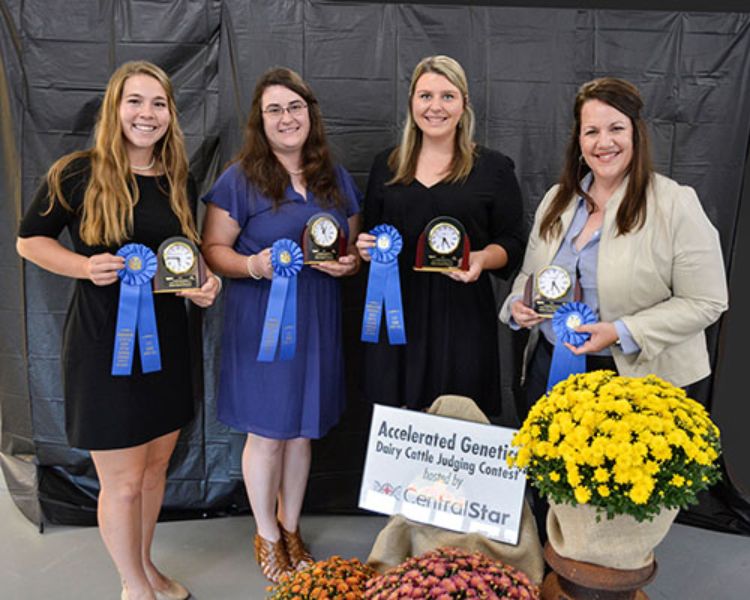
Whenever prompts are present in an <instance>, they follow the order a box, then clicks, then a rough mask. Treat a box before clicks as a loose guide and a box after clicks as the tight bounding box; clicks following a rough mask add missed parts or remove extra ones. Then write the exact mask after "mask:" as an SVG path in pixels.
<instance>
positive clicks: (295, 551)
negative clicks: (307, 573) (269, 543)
mask: <svg viewBox="0 0 750 600" xmlns="http://www.w3.org/2000/svg"><path fill="white" fill-rule="evenodd" d="M279 531H281V539H283V540H284V545H285V546H286V552H287V554H288V555H289V564H291V566H292V568H293V569H294V570H296V571H302V570H303V569H306V568H307V567H309V566H310V565H312V564H313V563H314V562H315V559H314V558H313V556H312V554H310V552H309V550H308V549H307V547H306V546H305V542H304V541H302V536H301V535H300V533H299V527H297V530H296V531H295V532H293V533H292V532H289V531H287V530H286V529H284V527H283V526H282V524H281V523H279Z"/></svg>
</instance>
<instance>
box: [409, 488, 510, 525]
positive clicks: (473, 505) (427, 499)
mask: <svg viewBox="0 0 750 600" xmlns="http://www.w3.org/2000/svg"><path fill="white" fill-rule="evenodd" d="M404 502H408V503H409V504H416V505H417V506H422V507H425V508H431V509H433V510H436V511H440V512H446V513H449V514H452V515H458V516H463V517H468V518H470V519H477V520H480V521H488V522H490V523H494V524H496V525H506V521H507V520H508V519H509V518H510V513H506V512H501V511H499V510H495V509H494V508H493V507H491V506H487V505H486V504H485V503H484V502H470V501H467V499H466V498H456V497H455V496H452V495H451V496H448V495H443V494H440V495H438V496H432V495H430V494H425V493H424V490H423V489H418V488H417V487H415V486H413V485H410V486H409V487H408V488H406V491H405V492H404Z"/></svg>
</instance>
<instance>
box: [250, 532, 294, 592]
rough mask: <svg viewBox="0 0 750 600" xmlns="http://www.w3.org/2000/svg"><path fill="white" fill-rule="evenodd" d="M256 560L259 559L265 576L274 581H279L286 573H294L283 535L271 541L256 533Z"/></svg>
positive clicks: (261, 570)
mask: <svg viewBox="0 0 750 600" xmlns="http://www.w3.org/2000/svg"><path fill="white" fill-rule="evenodd" d="M255 560H257V561H258V565H259V566H260V572H261V573H263V576H264V577H265V578H266V579H268V580H269V581H272V582H273V583H279V582H280V581H281V580H282V579H283V578H284V576H285V575H290V574H291V573H292V568H291V566H290V565H289V556H288V555H287V553H286V548H285V547H284V539H283V538H281V537H280V538H279V539H278V540H276V541H275V542H271V541H269V540H267V539H266V538H264V537H261V536H260V535H258V534H257V533H256V534H255Z"/></svg>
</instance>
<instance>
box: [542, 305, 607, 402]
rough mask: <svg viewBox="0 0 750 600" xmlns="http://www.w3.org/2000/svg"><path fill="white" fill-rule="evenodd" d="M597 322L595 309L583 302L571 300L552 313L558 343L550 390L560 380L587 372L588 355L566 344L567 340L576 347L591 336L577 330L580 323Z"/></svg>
mask: <svg viewBox="0 0 750 600" xmlns="http://www.w3.org/2000/svg"><path fill="white" fill-rule="evenodd" d="M591 323H596V315H595V314H594V311H593V310H591V308H590V307H589V306H588V304H584V303H583V302H569V303H567V304H564V305H562V306H561V307H560V308H558V309H557V311H556V312H555V314H554V315H552V329H554V331H555V337H556V338H557V343H556V344H555V350H554V352H553V353H552V364H551V365H550V368H549V377H548V378H547V391H548V392H549V391H550V390H551V389H552V388H553V387H554V385H555V384H556V383H557V382H558V381H562V380H563V379H567V378H568V377H569V376H570V375H573V374H575V373H585V372H586V355H585V354H581V355H576V354H573V353H572V352H571V351H570V350H568V348H567V347H566V346H565V345H564V344H565V343H566V342H567V343H568V344H570V345H571V346H575V347H576V348H577V347H578V346H580V345H581V344H583V343H584V342H585V341H586V340H588V339H589V338H590V337H591V334H590V333H583V332H578V331H576V330H575V329H576V327H578V326H580V325H590V324H591Z"/></svg>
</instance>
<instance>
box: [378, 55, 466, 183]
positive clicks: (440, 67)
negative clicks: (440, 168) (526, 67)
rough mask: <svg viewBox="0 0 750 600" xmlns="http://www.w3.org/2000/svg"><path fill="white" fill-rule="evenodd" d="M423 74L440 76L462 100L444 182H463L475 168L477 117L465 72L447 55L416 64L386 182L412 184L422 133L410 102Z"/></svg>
mask: <svg viewBox="0 0 750 600" xmlns="http://www.w3.org/2000/svg"><path fill="white" fill-rule="evenodd" d="M425 73H436V74H438V75H442V76H443V77H445V78H446V79H447V80H448V81H450V82H451V83H452V84H453V85H455V86H456V87H457V88H458V90H459V91H460V92H461V96H462V97H463V101H464V112H463V114H462V115H461V118H460V119H459V121H458V125H457V129H456V135H455V138H454V144H455V145H454V149H453V159H452V160H451V164H450V167H449V171H448V175H447V177H446V178H445V181H447V182H449V183H453V182H457V181H463V180H465V179H466V178H467V177H468V176H469V173H470V172H471V169H472V167H473V166H474V157H475V144H474V127H475V122H476V118H475V116H474V109H472V107H471V104H470V103H469V84H468V82H467V80H466V73H464V70H463V68H462V67H461V65H460V64H459V63H458V61H457V60H455V59H453V58H451V57H450V56H444V55H437V56H428V57H427V58H423V59H422V60H421V61H419V64H418V65H417V66H416V67H414V72H413V73H412V75H411V83H410V84H409V110H408V111H407V113H406V122H405V123H404V130H403V132H402V133H401V143H400V144H399V145H398V146H397V147H396V148H394V150H393V152H391V155H390V156H389V157H388V166H389V167H390V169H391V171H393V172H394V173H395V175H394V176H393V179H391V180H390V181H389V182H388V183H389V184H394V183H403V184H405V185H409V184H410V183H412V182H413V181H414V177H415V176H416V171H417V159H418V158H419V150H420V149H421V148H422V130H421V129H419V127H417V124H416V122H415V120H414V115H413V114H412V108H411V104H412V99H413V98H414V91H415V89H416V87H417V81H418V80H419V78H420V77H421V76H422V75H424V74H425Z"/></svg>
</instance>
